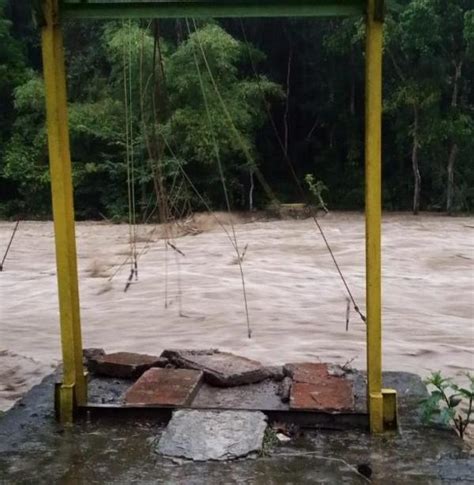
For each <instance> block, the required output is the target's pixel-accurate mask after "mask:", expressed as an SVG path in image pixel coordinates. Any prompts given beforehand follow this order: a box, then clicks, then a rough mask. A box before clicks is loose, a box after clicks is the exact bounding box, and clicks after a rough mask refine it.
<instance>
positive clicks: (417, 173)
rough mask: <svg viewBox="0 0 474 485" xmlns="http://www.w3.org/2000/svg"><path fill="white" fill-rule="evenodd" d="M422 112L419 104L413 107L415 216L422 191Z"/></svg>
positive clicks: (412, 162)
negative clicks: (420, 165) (420, 145)
mask: <svg viewBox="0 0 474 485" xmlns="http://www.w3.org/2000/svg"><path fill="white" fill-rule="evenodd" d="M419 118H420V110H419V106H418V104H416V103H415V104H414V105H413V145H412V150H411V164H412V167H413V178H414V182H415V188H414V191H413V214H415V215H416V214H418V212H419V210H420V189H421V175H420V167H419V164H418V148H419V140H418V137H419V133H418V130H419V122H420V120H419Z"/></svg>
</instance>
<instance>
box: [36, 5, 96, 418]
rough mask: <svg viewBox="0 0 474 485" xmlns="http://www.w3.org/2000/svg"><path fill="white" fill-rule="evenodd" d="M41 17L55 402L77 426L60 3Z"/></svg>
mask: <svg viewBox="0 0 474 485" xmlns="http://www.w3.org/2000/svg"><path fill="white" fill-rule="evenodd" d="M42 13H43V19H42V22H43V25H42V32H41V40H42V53H43V74H44V86H45V96H46V118H47V129H48V148H49V164H50V174H51V190H52V202H53V217H54V233H55V245H56V267H57V279H58V292H59V313H60V323H61V345H62V356H63V382H62V384H61V386H60V387H59V392H58V395H57V401H56V403H57V411H58V414H59V418H60V420H61V421H62V422H72V419H73V412H74V408H75V406H76V405H81V404H85V402H86V400H87V385H86V377H85V374H84V370H83V365H82V338H81V323H80V315H79V290H78V280H77V260H76V237H75V229H74V204H73V189H72V169H71V158H70V151H69V131H68V122H67V96H66V78H65V71H64V48H63V37H62V31H61V27H60V25H59V18H58V0H43V3H42Z"/></svg>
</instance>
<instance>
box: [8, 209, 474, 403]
mask: <svg viewBox="0 0 474 485" xmlns="http://www.w3.org/2000/svg"><path fill="white" fill-rule="evenodd" d="M220 217H221V218H223V219H225V215H220ZM234 220H235V222H236V225H235V229H236V232H237V237H238V242H239V245H240V247H241V248H243V247H245V246H246V245H248V247H247V251H246V253H245V257H244V260H243V270H244V275H245V284H246V288H247V298H248V309H249V315H250V325H251V329H252V338H251V339H249V338H248V337H247V323H246V318H245V312H244V303H243V298H242V286H241V277H240V271H239V265H238V264H236V259H235V252H234V250H233V248H232V245H231V244H230V242H229V239H228V238H227V236H226V235H225V233H224V232H223V231H222V228H220V227H219V226H218V225H217V224H215V223H214V222H213V220H212V219H210V218H209V216H208V217H204V216H199V217H198V218H197V219H196V221H195V227H198V228H202V229H205V230H204V231H203V232H202V233H200V234H198V235H186V236H184V237H179V238H176V239H175V240H174V245H175V246H176V247H177V248H178V249H179V250H180V251H181V252H182V253H183V254H184V256H183V255H181V254H178V253H177V252H176V251H174V250H173V249H172V248H171V247H169V246H168V249H166V245H165V243H164V240H163V239H160V237H159V236H160V231H161V230H162V228H160V227H158V228H156V227H155V228H154V226H151V225H148V226H138V227H137V234H138V240H139V242H138V251H139V253H141V256H140V258H139V261H138V281H137V282H133V283H132V285H131V287H130V288H129V290H128V291H127V292H124V286H125V283H126V280H127V278H128V276H129V273H130V268H129V266H128V264H126V265H124V266H123V267H122V268H120V269H119V265H120V264H121V263H122V262H123V261H124V259H125V258H126V257H127V254H128V252H129V244H128V241H129V227H128V226H127V225H111V224H107V223H97V222H80V223H78V224H77V226H76V232H77V245H78V257H79V273H80V297H81V317H82V330H83V340H84V347H102V348H105V350H106V351H119V350H126V351H136V352H145V353H151V354H159V353H161V351H162V350H163V349H165V348H173V347H174V348H178V347H181V348H209V347H213V348H219V349H221V350H229V351H233V352H237V353H240V354H242V355H245V356H248V357H251V358H255V359H258V360H260V361H262V362H265V363H274V364H278V363H284V362H291V361H293V362H294V361H319V360H321V361H330V362H337V363H341V364H344V363H346V362H347V361H351V362H352V365H353V366H354V367H357V368H361V369H363V368H365V325H364V323H363V322H362V321H361V320H360V319H359V317H358V316H357V314H355V313H354V312H352V313H351V318H350V323H349V330H348V331H346V294H345V291H344V287H343V285H342V283H341V281H340V279H339V277H338V275H337V273H336V270H335V268H334V265H333V263H332V261H331V259H330V257H329V255H328V253H327V250H326V248H325V246H324V243H323V241H322V239H321V237H320V235H319V234H318V233H317V232H316V230H315V226H314V222H313V221H312V220H310V219H306V220H278V221H265V220H255V221H249V220H248V218H247V219H242V218H239V217H238V216H234ZM321 222H322V225H323V227H324V229H325V231H326V234H327V237H328V239H329V241H330V243H331V246H332V248H333V250H334V253H335V255H336V258H337V259H338V261H339V263H340V265H341V268H342V271H343V272H344V274H345V276H346V278H347V281H348V284H349V286H350V287H351V289H352V292H353V294H354V296H355V298H356V300H357V302H358V303H359V305H360V308H361V309H362V311H363V312H365V289H364V288H365V260H364V219H363V216H362V215H361V214H355V213H333V214H329V215H328V216H325V217H324V218H323V219H322V221H321ZM12 228H13V224H12V223H11V222H0V249H1V251H2V254H3V248H5V247H6V245H7V242H8V239H9V237H10V234H11V230H12ZM117 270H118V272H117V273H116V274H115V276H114V277H113V278H112V280H111V281H110V277H111V276H112V275H113V274H114V273H115V272H116V271H117ZM166 275H167V276H166ZM0 300H1V306H0V410H1V409H3V410H5V409H7V408H8V407H10V406H11V405H12V404H13V402H14V401H15V399H17V398H18V397H19V396H21V395H22V394H23V393H24V392H26V390H28V389H29V388H30V387H31V386H32V385H34V384H36V383H37V382H39V380H40V379H41V378H42V377H43V376H44V375H45V374H47V373H49V372H50V371H51V368H52V367H53V366H55V365H56V364H57V363H58V362H59V360H60V339H59V323H58V301H57V286H56V275H55V256H54V238H53V225H52V223H50V222H30V221H26V222H22V223H21V224H20V226H19V230H18V233H17V235H16V237H15V240H14V242H13V245H12V248H11V250H10V253H9V255H8V259H7V261H6V263H5V269H4V271H3V272H2V273H0ZM165 300H166V302H167V304H166V305H165ZM473 322H474V218H472V217H456V218H448V217H444V216H438V215H421V216H418V217H414V216H410V215H406V214H403V215H400V214H389V215H385V216H384V221H383V327H384V331H383V366H384V369H385V370H403V371H411V372H416V373H419V374H421V375H423V376H425V375H426V374H428V373H429V372H430V371H432V370H442V371H443V372H444V373H445V374H447V375H450V376H455V375H456V374H458V373H462V372H464V371H467V370H472V369H473V367H474V365H473V340H474V339H473V337H474V323H473Z"/></svg>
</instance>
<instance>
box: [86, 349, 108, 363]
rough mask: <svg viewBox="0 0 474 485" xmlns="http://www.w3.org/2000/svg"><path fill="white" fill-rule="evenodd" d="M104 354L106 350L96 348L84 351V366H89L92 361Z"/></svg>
mask: <svg viewBox="0 0 474 485" xmlns="http://www.w3.org/2000/svg"><path fill="white" fill-rule="evenodd" d="M104 354H105V350H104V349H100V348H95V347H90V348H88V349H84V350H83V351H82V363H83V364H84V365H87V364H88V362H89V361H90V360H91V359H96V358H97V357H101V356H102V355H104Z"/></svg>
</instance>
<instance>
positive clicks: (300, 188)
mask: <svg viewBox="0 0 474 485" xmlns="http://www.w3.org/2000/svg"><path fill="white" fill-rule="evenodd" d="M240 28H241V31H242V35H243V38H244V42H245V45H246V46H247V53H248V56H249V59H250V65H251V67H252V71H253V73H254V76H255V78H256V80H257V86H258V89H259V92H260V94H261V96H262V100H263V105H264V107H265V111H266V113H267V116H268V119H269V121H270V124H271V126H272V129H273V132H274V134H275V138H276V139H277V141H278V145H279V146H280V149H281V152H282V154H283V158H284V159H285V161H286V163H287V165H288V168H289V171H290V174H291V176H292V178H293V180H294V182H295V184H296V187H297V189H298V192H299V193H300V197H301V198H302V199H303V200H304V201H305V202H306V203H307V204H308V205H309V202H310V201H309V198H308V196H307V194H306V192H305V191H304V189H303V186H302V185H301V182H300V180H299V179H298V176H297V175H296V170H295V167H294V165H293V162H292V161H291V159H290V157H289V156H288V151H287V150H286V149H285V146H284V144H283V142H282V140H281V137H280V134H279V133H278V129H277V127H276V123H275V120H274V119H273V116H272V114H271V112H270V109H269V107H268V104H267V100H266V98H265V93H264V91H263V89H262V86H261V83H260V76H259V74H258V72H257V68H256V66H255V63H254V61H253V58H252V53H251V50H250V45H249V42H248V40H247V34H246V32H245V29H244V24H243V22H242V19H240ZM311 218H312V219H313V221H314V223H315V225H316V228H317V229H318V231H319V233H320V235H321V238H322V239H323V241H324V244H325V246H326V249H327V250H328V252H329V255H330V256H331V259H332V261H333V263H334V266H335V268H336V271H337V272H338V274H339V277H340V279H341V281H342V283H343V285H344V288H345V290H346V293H347V295H348V297H349V299H350V301H351V302H352V306H353V308H354V311H355V312H356V313H357V314H358V315H359V317H360V319H361V320H362V321H363V322H364V323H365V322H366V320H367V318H366V316H365V315H364V314H363V313H362V311H361V310H360V308H359V306H358V304H357V302H356V300H355V298H354V296H353V294H352V291H351V289H350V287H349V284H348V283H347V281H346V278H345V276H344V274H343V272H342V270H341V267H340V266H339V263H338V262H337V259H336V256H335V255H334V252H333V250H332V248H331V245H330V244H329V240H328V238H327V237H326V234H325V232H324V230H323V228H322V226H321V224H320V222H319V220H318V218H317V216H316V214H315V213H314V212H312V213H311Z"/></svg>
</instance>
